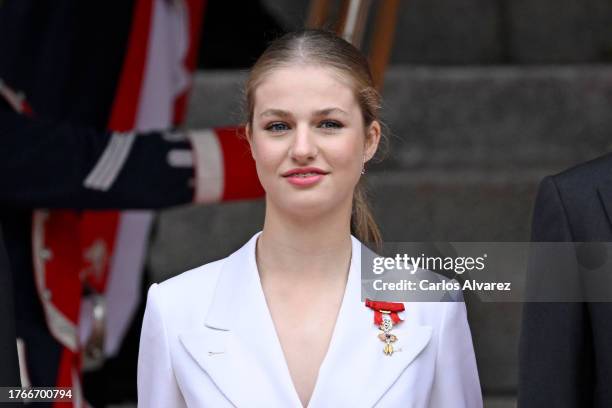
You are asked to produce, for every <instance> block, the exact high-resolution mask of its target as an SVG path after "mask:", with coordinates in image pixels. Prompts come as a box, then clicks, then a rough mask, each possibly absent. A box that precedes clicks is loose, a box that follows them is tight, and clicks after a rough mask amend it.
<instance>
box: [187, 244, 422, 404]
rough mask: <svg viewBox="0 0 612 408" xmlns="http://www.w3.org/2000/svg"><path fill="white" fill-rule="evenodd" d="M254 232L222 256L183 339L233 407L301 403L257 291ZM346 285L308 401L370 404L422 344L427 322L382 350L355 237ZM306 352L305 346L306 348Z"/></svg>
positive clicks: (400, 332)
mask: <svg viewBox="0 0 612 408" xmlns="http://www.w3.org/2000/svg"><path fill="white" fill-rule="evenodd" d="M258 236H259V234H256V235H255V236H254V237H253V238H251V240H250V241H249V242H247V244H245V245H244V246H243V247H242V248H241V249H239V250H238V251H237V252H235V253H234V254H232V255H231V256H229V257H228V258H227V259H226V261H225V262H224V264H223V266H222V270H221V274H220V277H219V281H218V284H217V288H216V291H215V295H214V299H213V301H212V304H211V307H210V308H209V312H208V314H207V316H206V319H205V322H204V323H203V324H202V327H199V328H196V329H195V330H193V331H190V332H186V333H182V334H181V335H180V339H181V342H182V343H183V345H184V346H185V348H186V349H187V351H188V352H189V354H190V355H191V356H192V357H193V358H194V359H195V360H196V361H197V362H198V364H199V365H200V367H201V368H202V369H203V370H204V371H206V372H207V373H208V375H209V376H210V377H211V379H212V380H213V381H214V382H215V384H216V385H217V387H218V388H219V389H220V390H221V392H222V393H223V394H224V395H225V396H226V397H227V398H228V400H230V401H231V402H232V404H234V405H235V406H237V407H248V406H286V407H299V406H301V403H300V400H299V397H298V395H297V392H296V390H295V387H294V385H293V382H292V380H291V376H290V373H289V369H288V367H287V363H286V360H285V357H284V354H283V351H282V348H281V345H280V341H279V339H278V336H277V334H276V330H275V328H274V323H273V321H272V318H271V316H270V312H269V310H268V307H267V304H266V300H265V297H264V294H263V290H262V287H261V283H260V280H259V274H258V271H257V264H256V261H255V245H256V241H257V237H258ZM352 243H353V247H352V251H353V252H352V257H351V264H350V268H349V274H348V281H347V286H346V289H345V293H344V298H343V300H342V304H341V306H340V311H339V313H338V317H337V321H336V326H335V328H334V332H333V335H332V338H331V342H330V345H329V348H328V351H327V354H326V356H325V358H324V360H323V362H322V364H321V367H320V369H319V375H318V378H317V382H316V385H315V389H314V391H313V394H312V397H311V399H310V403H309V407H313V408H314V407H324V406H373V405H375V404H376V402H377V401H378V400H379V399H380V398H381V397H382V396H383V395H384V393H385V392H386V391H387V390H388V389H389V387H391V385H392V384H393V383H394V382H395V380H396V379H397V378H398V377H399V375H400V374H401V373H402V372H403V371H404V369H405V368H406V367H407V366H408V365H409V364H410V363H411V362H412V361H413V360H414V359H415V358H416V357H417V356H418V354H419V353H420V352H421V351H422V350H423V349H424V348H425V346H426V345H427V343H428V342H429V339H430V338H431V332H432V329H431V327H428V326H419V325H416V324H413V323H411V322H410V321H406V322H403V323H402V324H401V325H398V327H397V329H396V330H394V333H395V334H396V335H397V336H398V342H397V343H396V347H397V348H401V352H397V353H394V354H393V355H392V356H385V355H384V354H383V352H382V346H383V345H382V342H381V341H380V340H379V339H378V337H377V335H378V333H379V331H378V329H377V327H376V326H375V325H374V323H373V313H372V311H371V310H369V309H367V308H366V307H365V305H364V302H362V301H361V265H360V258H361V243H360V242H359V241H358V240H357V239H355V238H354V237H353V238H352ZM305 351H306V352H307V350H305Z"/></svg>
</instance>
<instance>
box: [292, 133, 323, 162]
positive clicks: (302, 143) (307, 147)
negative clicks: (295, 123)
mask: <svg viewBox="0 0 612 408" xmlns="http://www.w3.org/2000/svg"><path fill="white" fill-rule="evenodd" d="M317 153H318V149H317V146H316V143H315V140H314V138H313V135H312V134H311V132H310V131H309V129H308V128H307V127H302V128H297V129H296V132H295V134H294V137H293V140H292V145H291V148H290V151H289V155H290V156H291V158H292V159H295V160H298V161H303V160H312V159H314V158H315V157H316V156H317Z"/></svg>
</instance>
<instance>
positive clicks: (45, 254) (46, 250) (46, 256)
mask: <svg viewBox="0 0 612 408" xmlns="http://www.w3.org/2000/svg"><path fill="white" fill-rule="evenodd" d="M40 257H41V258H42V259H43V260H45V261H48V260H50V259H51V258H52V257H53V253H52V252H51V250H50V249H49V248H43V249H42V250H41V251H40Z"/></svg>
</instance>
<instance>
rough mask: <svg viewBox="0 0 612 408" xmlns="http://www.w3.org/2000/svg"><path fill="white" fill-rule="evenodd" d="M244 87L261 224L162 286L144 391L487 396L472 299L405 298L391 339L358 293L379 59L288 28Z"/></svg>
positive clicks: (251, 399) (146, 351)
mask: <svg viewBox="0 0 612 408" xmlns="http://www.w3.org/2000/svg"><path fill="white" fill-rule="evenodd" d="M245 94H246V109H247V114H248V120H247V123H246V134H247V138H248V140H249V143H250V145H251V151H252V155H253V158H254V159H255V162H256V165H257V172H258V175H259V180H260V181H261V184H262V186H263V187H264V189H265V191H266V214H265V222H264V227H263V230H262V232H260V233H258V234H256V235H255V236H254V237H253V238H251V240H250V241H249V242H247V243H246V244H245V245H244V246H243V247H242V248H241V249H239V250H238V251H237V252H235V253H234V254H232V255H230V256H229V257H227V258H225V259H222V260H220V261H217V262H213V263H210V264H207V265H204V266H201V267H199V268H196V269H194V270H192V271H189V272H186V273H183V274H181V275H180V276H177V277H175V278H173V279H170V280H168V281H166V282H164V283H162V284H160V285H157V284H155V285H153V286H152V287H151V289H150V290H149V295H148V301H147V309H146V313H145V318H144V323H143V328H142V335H141V343H140V354H139V367H138V394H139V404H140V405H141V406H143V407H177V406H191V407H215V408H217V407H226V406H227V407H230V406H236V407H306V406H309V407H351V408H352V407H371V406H380V407H453V408H460V407H470V408H472V407H481V406H482V397H481V391H480V385H479V381H478V374H477V371H476V364H475V359H474V351H473V348H472V340H471V336H470V331H469V327H468V325H467V319H466V312H465V306H464V304H463V303H462V302H449V303H406V304H405V305H404V306H405V308H406V312H404V313H401V314H399V313H398V314H396V317H397V316H399V317H400V318H401V317H403V318H404V321H402V322H401V324H398V325H397V327H396V328H394V330H393V331H392V336H393V337H391V334H389V333H387V332H385V333H382V334H380V329H379V326H378V325H377V324H375V323H374V316H375V312H374V310H372V309H370V308H368V307H366V305H365V304H364V302H362V301H361V298H360V289H361V286H360V262H359V259H360V254H361V244H360V242H359V240H363V241H369V242H380V234H379V231H378V228H377V227H376V224H375V223H374V221H373V218H372V215H371V213H370V211H369V209H368V207H367V205H366V203H365V201H364V196H363V193H362V191H361V188H360V186H359V181H360V178H361V175H362V174H363V172H364V168H365V165H366V163H367V162H368V161H369V160H370V159H371V158H372V157H373V156H374V154H375V152H376V150H377V147H378V145H379V141H380V139H381V125H380V122H379V120H378V110H379V106H380V99H379V96H378V94H377V92H376V90H375V89H374V87H373V85H372V79H371V75H370V72H369V68H368V64H367V61H366V59H365V58H364V57H363V56H362V55H361V54H360V52H359V51H358V50H357V49H355V48H354V47H353V46H352V45H350V44H349V43H347V42H346V41H344V40H342V39H340V38H338V37H337V36H335V35H334V34H331V33H328V32H324V31H318V30H306V31H300V32H296V33H291V34H288V35H286V36H284V37H283V38H281V39H279V40H276V41H275V42H274V43H272V45H271V46H270V47H269V48H268V49H267V50H266V51H265V52H264V54H263V55H262V56H261V57H260V58H259V60H258V61H257V63H256V64H255V66H254V67H253V69H252V71H251V73H250V77H249V79H248V81H247V85H246V92H245ZM351 232H352V233H353V234H354V236H351ZM387 320H388V318H387ZM385 334H389V336H387V339H389V340H387V341H385V342H381V340H384V338H385V337H384V336H385ZM379 335H381V336H383V337H379ZM391 341H393V342H392V344H391V343H390V342H391ZM387 344H391V346H392V348H393V350H394V351H391V350H390V349H389V348H388V346H387ZM383 346H384V347H383ZM383 348H384V350H385V351H386V352H385V353H383Z"/></svg>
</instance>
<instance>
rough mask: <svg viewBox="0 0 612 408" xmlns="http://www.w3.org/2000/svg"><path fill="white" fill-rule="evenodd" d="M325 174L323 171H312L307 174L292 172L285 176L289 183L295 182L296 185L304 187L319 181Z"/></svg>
mask: <svg viewBox="0 0 612 408" xmlns="http://www.w3.org/2000/svg"><path fill="white" fill-rule="evenodd" d="M324 176H325V174H321V173H310V174H305V175H300V174H292V175H289V176H285V178H286V179H287V181H288V182H289V183H291V184H293V185H294V186H300V187H304V186H311V185H313V184H315V183H318V182H319V181H320V180H321V179H322V178H323V177H324Z"/></svg>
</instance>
